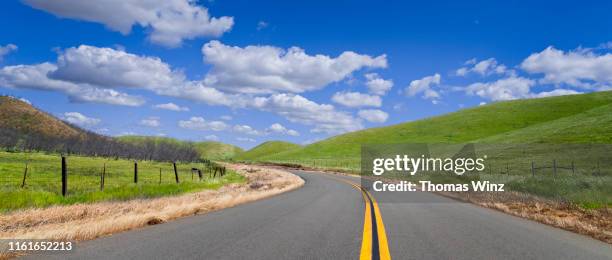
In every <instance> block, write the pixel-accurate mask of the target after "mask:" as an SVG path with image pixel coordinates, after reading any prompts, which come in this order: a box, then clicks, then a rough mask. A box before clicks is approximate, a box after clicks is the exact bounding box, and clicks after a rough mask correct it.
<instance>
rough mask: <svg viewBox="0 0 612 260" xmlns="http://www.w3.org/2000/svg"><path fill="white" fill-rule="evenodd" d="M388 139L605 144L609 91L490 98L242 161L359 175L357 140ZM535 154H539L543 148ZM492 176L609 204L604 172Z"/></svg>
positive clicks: (611, 136)
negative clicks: (494, 100)
mask: <svg viewBox="0 0 612 260" xmlns="http://www.w3.org/2000/svg"><path fill="white" fill-rule="evenodd" d="M394 143H450V144H452V143H492V144H496V143H515V144H523V143H527V144H529V143H546V144H572V143H598V144H612V92H610V91H607V92H596V93H590V94H581V95H569V96H558V97H550V98H540V99H525V100H515V101H505V102H497V103H493V104H489V105H485V106H479V107H474V108H469V109H464V110H460V111H458V112H454V113H450V114H446V115H441V116H436V117H432V118H427V119H422V120H417V121H413V122H407V123H401V124H397V125H392V126H388V127H380V128H370V129H365V130H362V131H356V132H351V133H347V134H343V135H338V136H334V137H331V138H328V139H325V140H323V141H320V142H317V143H313V144H310V145H307V146H304V147H303V148H299V149H292V150H288V151H283V152H275V153H268V154H266V153H258V154H257V155H258V156H253V157H251V158H248V160H250V161H259V162H275V163H287V164H299V165H304V166H310V167H317V168H328V169H338V170H345V171H351V172H355V173H360V170H359V169H360V167H361V159H360V158H361V154H360V151H361V146H362V145H367V144H394ZM246 153H249V151H247V152H246ZM542 153H544V154H543V155H546V151H543V152H542ZM532 155H533V156H536V157H538V156H537V155H535V154H532ZM544 157H546V156H544ZM549 157H550V156H549ZM540 159H541V160H542V162H541V163H542V164H544V163H546V164H551V162H549V161H551V160H552V158H546V159H542V158H540ZM495 168H498V169H497V173H499V172H503V171H504V170H503V168H504V167H503V166H497V167H495ZM494 175H495V172H494V173H493V174H492V176H488V177H486V178H492V179H499V180H503V181H504V183H508V184H509V187H511V188H512V189H513V190H517V191H522V192H527V193H531V194H537V195H541V196H545V197H550V198H558V199H562V200H569V201H572V202H575V203H578V204H581V205H583V206H585V207H603V206H609V205H610V201H611V199H612V194H610V190H612V181H611V179H610V176H609V175H606V176H599V177H592V176H589V175H588V174H586V175H578V176H574V177H570V178H566V179H565V180H563V181H562V180H561V177H557V178H552V177H550V176H539V177H537V178H533V179H530V178H529V176H530V171H529V167H523V168H522V169H521V170H518V169H517V170H515V171H514V172H512V174H511V175H515V176H518V177H508V176H497V177H495V176H494ZM534 183H538V184H537V185H534ZM555 191H556V192H555Z"/></svg>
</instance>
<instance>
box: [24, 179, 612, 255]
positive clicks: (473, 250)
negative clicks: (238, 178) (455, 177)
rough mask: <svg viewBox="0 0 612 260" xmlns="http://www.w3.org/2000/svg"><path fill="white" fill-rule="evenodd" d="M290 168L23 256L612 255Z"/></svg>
mask: <svg viewBox="0 0 612 260" xmlns="http://www.w3.org/2000/svg"><path fill="white" fill-rule="evenodd" d="M295 173H296V174H298V175H299V176H300V177H302V178H303V179H304V180H305V181H306V183H305V185H304V186H303V187H302V188H300V189H297V190H295V191H291V192H287V193H284V194H281V195H278V196H275V197H272V198H269V199H265V200H261V201H256V202H253V203H248V204H244V205H240V206H237V207H234V208H229V209H225V210H221V211H218V212H213V213H209V214H206V215H200V216H193V217H186V218H182V219H179V220H176V221H172V222H169V223H165V224H161V225H155V226H149V227H146V228H142V229H138V230H134V231H129V232H124V233H120V234H116V235H113V236H109V237H104V238H100V239H96V240H92V241H88V242H83V243H79V244H77V245H76V246H75V247H76V249H75V250H74V251H72V252H70V253H53V254H47V255H29V256H26V258H31V259H40V258H44V259H358V258H360V257H361V258H362V259H363V258H366V259H369V258H372V259H385V258H388V257H391V258H395V259H612V247H611V246H610V245H608V244H605V243H603V242H600V241H597V240H594V239H591V238H589V237H585V236H582V235H577V234H574V233H571V232H567V231H563V230H560V229H556V228H553V227H549V226H546V225H543V224H539V223H536V222H533V221H529V220H524V219H521V218H517V217H513V216H509V215H506V214H503V213H500V212H497V211H494V210H490V209H486V208H482V207H478V206H475V205H471V204H467V203H460V202H457V201H454V200H451V199H448V198H444V197H440V196H438V195H435V194H431V193H426V192H405V193H400V192H394V193H369V192H365V191H362V190H360V189H359V187H356V186H355V185H352V184H351V183H353V184H357V185H358V184H359V183H360V182H359V179H357V178H353V177H340V176H332V175H328V174H320V173H312V172H295ZM394 196H402V197H401V198H400V199H398V198H394Z"/></svg>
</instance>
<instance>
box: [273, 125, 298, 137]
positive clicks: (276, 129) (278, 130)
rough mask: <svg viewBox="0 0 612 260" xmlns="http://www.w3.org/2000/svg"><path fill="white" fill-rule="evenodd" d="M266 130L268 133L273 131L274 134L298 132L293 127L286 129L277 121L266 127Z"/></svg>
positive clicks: (292, 134) (294, 133)
mask: <svg viewBox="0 0 612 260" xmlns="http://www.w3.org/2000/svg"><path fill="white" fill-rule="evenodd" d="M267 131H268V132H270V133H274V134H283V135H290V136H299V135H300V133H299V132H298V131H296V130H293V129H288V128H286V127H285V126H283V125H281V124H279V123H274V124H272V125H270V127H268V129H267Z"/></svg>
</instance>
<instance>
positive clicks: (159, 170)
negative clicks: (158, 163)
mask: <svg viewBox="0 0 612 260" xmlns="http://www.w3.org/2000/svg"><path fill="white" fill-rule="evenodd" d="M159 184H161V167H159Z"/></svg>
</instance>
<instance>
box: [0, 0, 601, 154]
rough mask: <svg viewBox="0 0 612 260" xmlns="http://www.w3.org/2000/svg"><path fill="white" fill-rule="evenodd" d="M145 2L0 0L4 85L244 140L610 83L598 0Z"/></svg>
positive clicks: (130, 122) (17, 92) (11, 91)
mask: <svg viewBox="0 0 612 260" xmlns="http://www.w3.org/2000/svg"><path fill="white" fill-rule="evenodd" d="M141 2H142V1H115V0H105V1H92V2H89V1H85V2H81V1H72V0H60V1H53V2H52V3H51V2H45V1H40V0H27V1H23V2H20V1H2V2H1V3H0V10H2V16H0V93H2V94H6V95H13V96H16V97H21V98H24V99H26V100H28V101H30V102H31V103H32V104H34V105H35V106H37V107H39V108H41V109H43V110H45V111H48V112H50V113H52V114H54V115H56V116H58V117H60V118H63V119H65V120H68V121H71V122H74V123H76V124H79V125H81V126H82V127H84V128H87V129H91V130H93V131H97V132H100V133H102V134H106V135H121V134H139V135H165V136H170V137H176V138H180V139H187V140H194V141H200V140H207V139H210V140H219V141H223V142H227V143H232V144H236V145H239V146H242V147H245V148H249V147H252V146H254V145H257V144H258V143H261V142H263V141H266V140H286V141H291V142H295V143H308V142H312V141H315V140H320V139H323V138H326V137H329V136H332V135H335V134H338V133H343V132H347V131H354V130H359V129H363V128H368V127H379V126H385V125H391V124H396V123H400V122H405V121H411V120H416V119H420V118H425V117H428V116H432V115H438V114H443V113H447V112H452V111H456V110H458V109H461V108H465V107H473V106H478V105H480V104H484V103H490V102H496V101H502V100H510V99H520V98H535V97H542V96H552V95H562V94H572V93H583V92H592V91H602V90H608V89H610V87H611V86H612V76H610V75H612V53H611V50H612V42H611V41H612V37H611V36H612V18H610V15H609V10H612V4H611V3H606V2H604V1H593V2H591V1H580V2H579V3H575V2H573V3H570V2H564V1H554V2H552V1H551V2H540V3H535V4H534V3H530V1H506V2H504V3H502V2H500V1H473V2H458V1H449V2H434V1H428V2H426V3H425V2H421V3H408V2H406V1H379V2H376V1H336V2H331V1H304V2H303V3H297V2H296V1H257V2H255V1H222V0H215V1H199V2H193V1H187V0H172V1H161V0H160V1H154V0H151V1H150V2H151V3H158V4H157V5H143V4H142V3H141ZM293 47H298V48H293ZM169 103H172V104H171V105H169ZM164 108H165V109H164ZM168 108H170V109H173V110H169V109H168ZM177 110H178V111H177Z"/></svg>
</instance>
